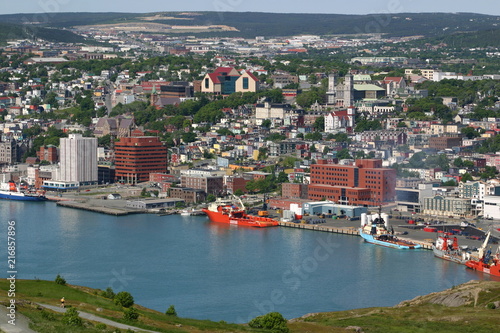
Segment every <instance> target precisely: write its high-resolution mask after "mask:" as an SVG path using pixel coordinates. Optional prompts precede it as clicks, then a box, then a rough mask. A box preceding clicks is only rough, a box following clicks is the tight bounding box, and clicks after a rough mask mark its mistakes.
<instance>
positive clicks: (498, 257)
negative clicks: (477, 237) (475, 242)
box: [465, 232, 500, 276]
mask: <svg viewBox="0 0 500 333" xmlns="http://www.w3.org/2000/svg"><path fill="white" fill-rule="evenodd" d="M489 238H490V232H488V236H487V237H486V240H485V241H484V243H483V246H481V248H480V249H479V259H478V260H468V261H467V262H466V263H465V266H467V267H468V268H470V269H473V270H476V271H479V272H483V273H486V274H490V275H494V276H500V245H499V246H498V248H497V251H496V253H495V254H492V253H491V250H487V251H486V246H487V244H488V240H489Z"/></svg>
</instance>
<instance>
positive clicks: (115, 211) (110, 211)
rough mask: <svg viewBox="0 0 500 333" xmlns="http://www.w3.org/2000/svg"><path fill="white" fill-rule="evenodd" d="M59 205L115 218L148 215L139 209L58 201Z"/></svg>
mask: <svg viewBox="0 0 500 333" xmlns="http://www.w3.org/2000/svg"><path fill="white" fill-rule="evenodd" d="M57 205H58V206H61V207H68V208H76V209H82V210H88V211H91V212H95V213H103V214H107V215H114V216H124V215H129V214H140V213H147V212H146V211H143V210H137V209H127V208H117V207H109V206H98V205H95V203H92V202H79V201H58V202H57Z"/></svg>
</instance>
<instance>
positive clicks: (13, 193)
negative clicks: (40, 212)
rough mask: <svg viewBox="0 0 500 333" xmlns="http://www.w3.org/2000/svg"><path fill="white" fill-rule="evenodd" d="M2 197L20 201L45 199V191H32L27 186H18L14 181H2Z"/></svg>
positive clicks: (0, 197) (0, 193) (0, 187)
mask: <svg viewBox="0 0 500 333" xmlns="http://www.w3.org/2000/svg"><path fill="white" fill-rule="evenodd" d="M0 199H8V200H19V201H45V200H47V198H46V197H45V195H44V194H43V192H35V191H30V190H29V189H28V188H27V187H26V186H24V187H21V188H18V187H17V185H16V183H15V182H14V181H12V180H11V181H9V182H7V183H0Z"/></svg>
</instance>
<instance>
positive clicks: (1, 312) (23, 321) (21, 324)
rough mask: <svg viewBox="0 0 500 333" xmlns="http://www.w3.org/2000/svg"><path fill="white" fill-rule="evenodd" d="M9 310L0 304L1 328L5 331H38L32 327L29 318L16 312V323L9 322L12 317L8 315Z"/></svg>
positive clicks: (28, 332) (20, 332)
mask: <svg viewBox="0 0 500 333" xmlns="http://www.w3.org/2000/svg"><path fill="white" fill-rule="evenodd" d="M7 314H9V311H8V310H7V308H6V307H5V306H0V330H1V331H2V332H5V333H36V332H35V331H33V330H31V329H30V322H29V319H28V318H26V317H25V316H23V315H22V314H20V313H19V312H18V313H16V321H15V323H16V325H12V324H9V322H8V321H9V320H10V318H9V317H7Z"/></svg>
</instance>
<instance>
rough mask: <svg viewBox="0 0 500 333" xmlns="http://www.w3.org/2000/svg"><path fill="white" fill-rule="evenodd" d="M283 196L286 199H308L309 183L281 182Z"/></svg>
mask: <svg viewBox="0 0 500 333" xmlns="http://www.w3.org/2000/svg"><path fill="white" fill-rule="evenodd" d="M281 196H282V198H284V199H307V197H308V187H307V184H300V183H283V184H281Z"/></svg>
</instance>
